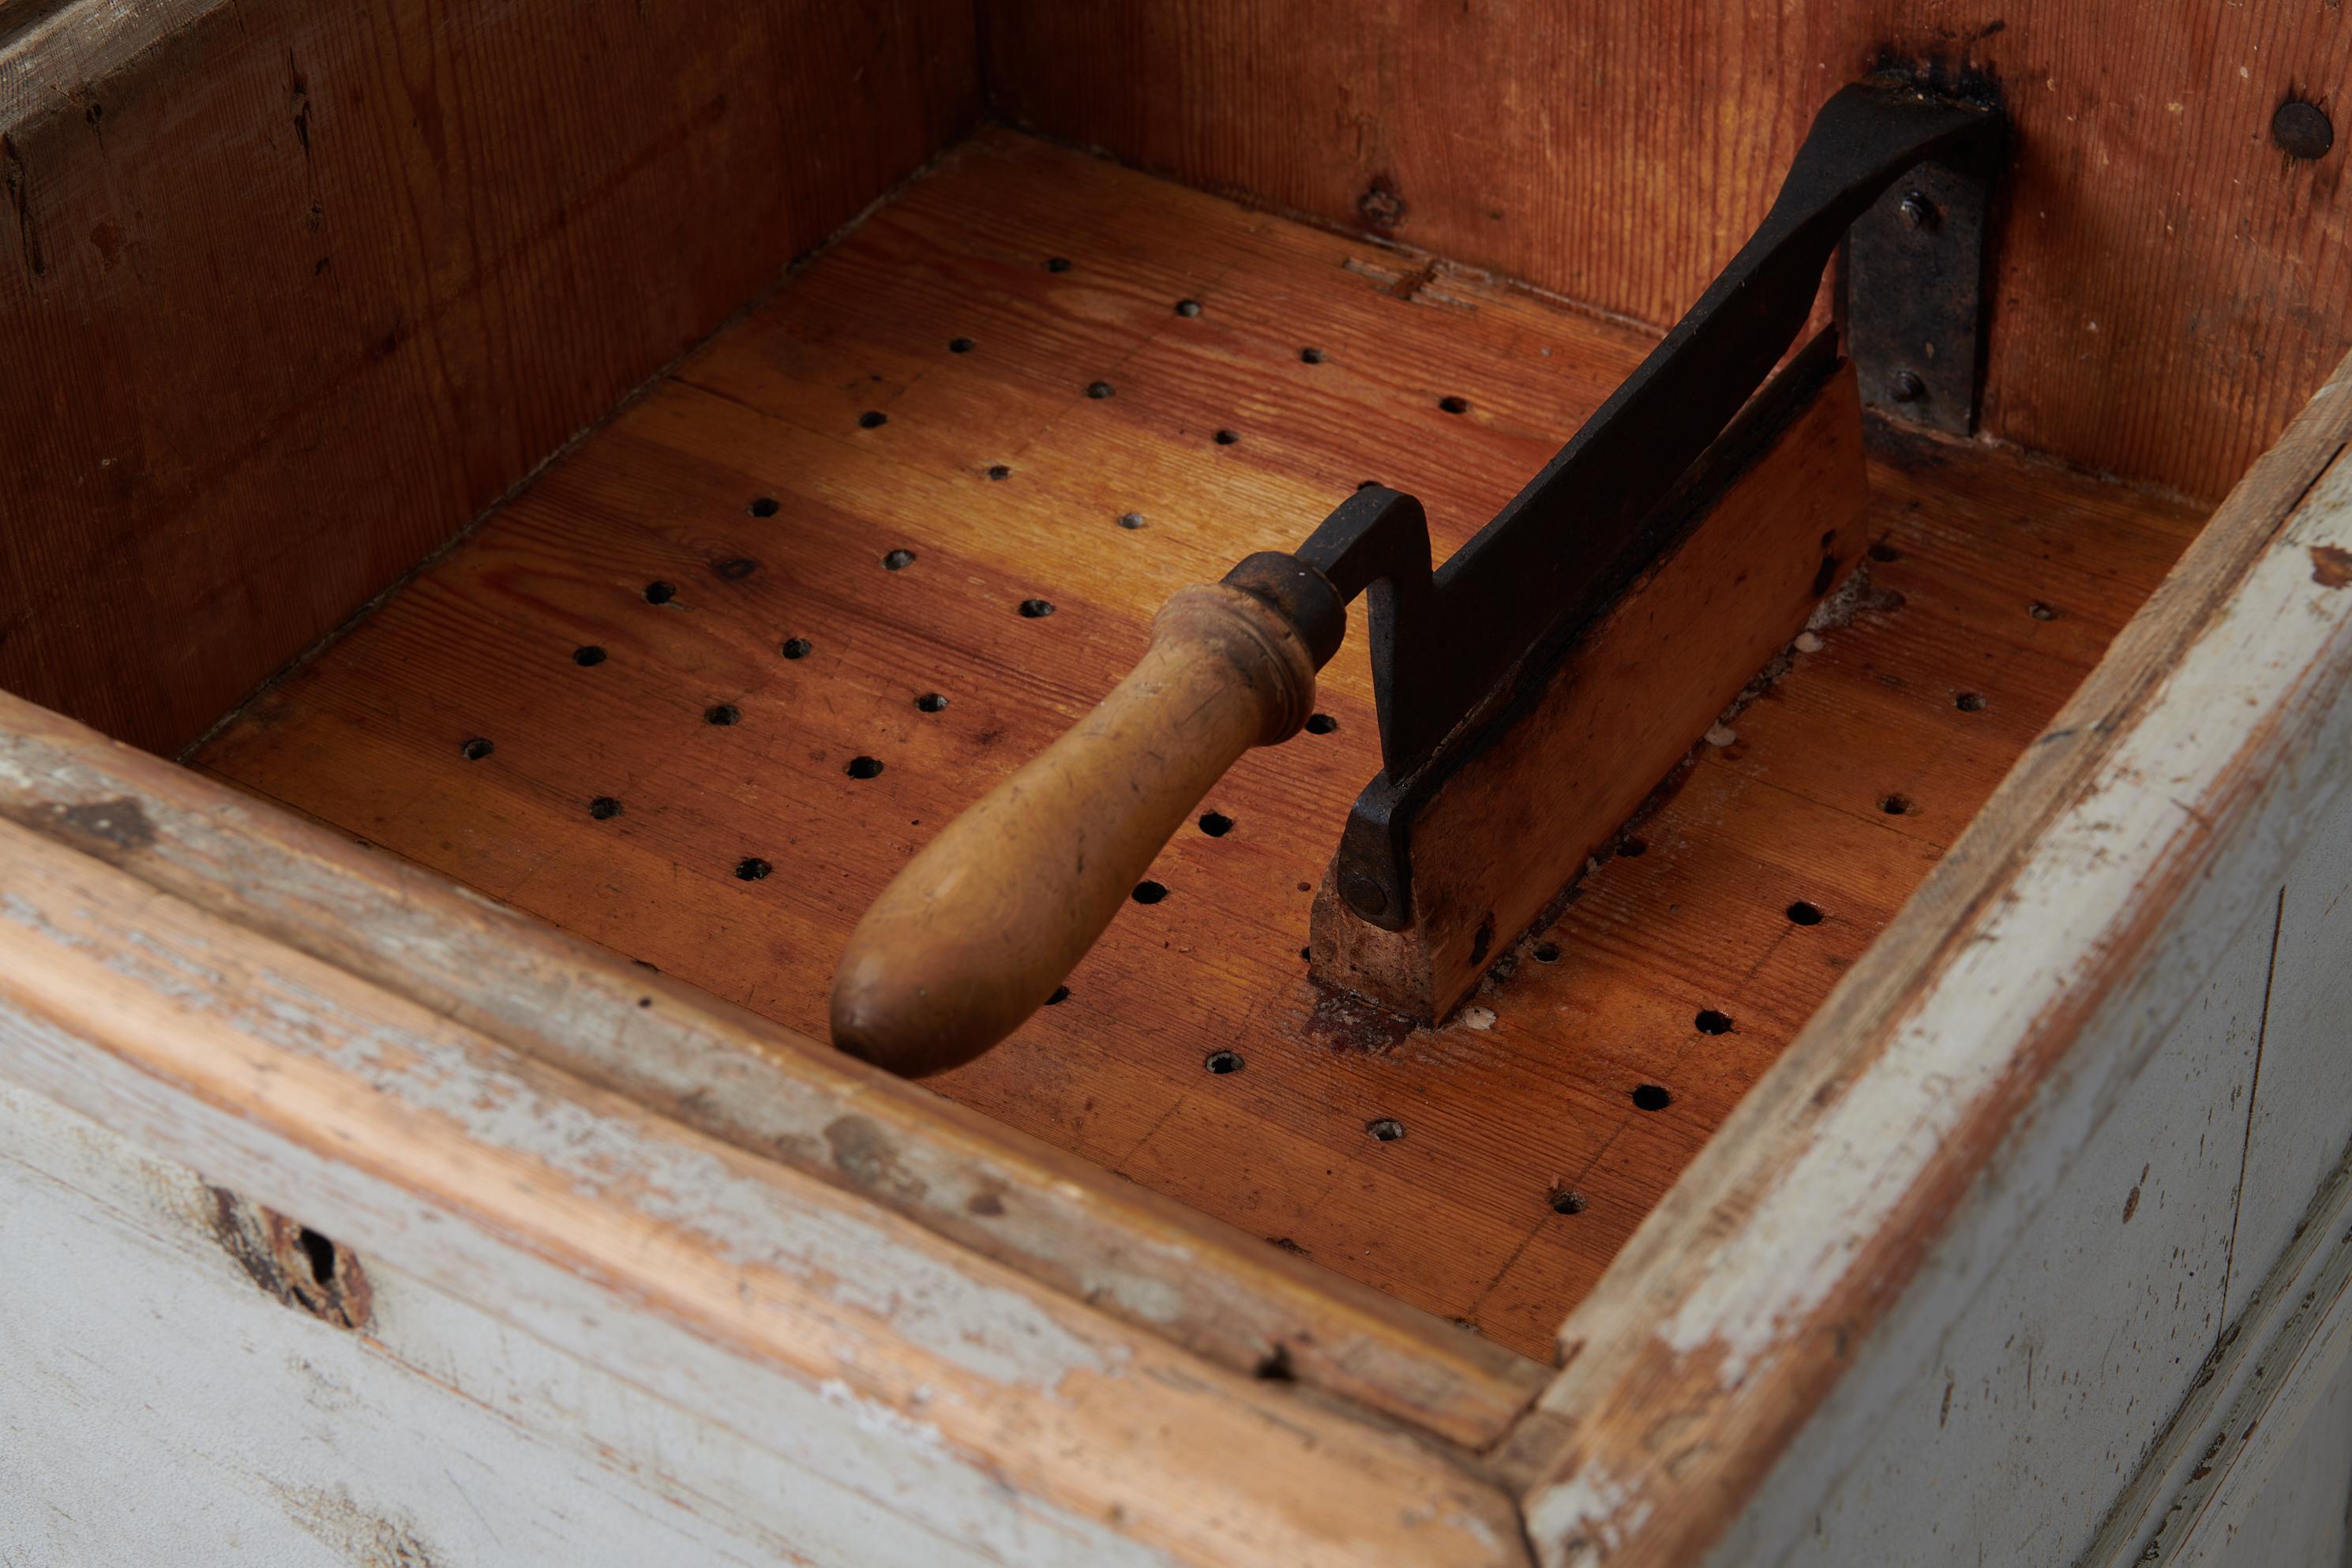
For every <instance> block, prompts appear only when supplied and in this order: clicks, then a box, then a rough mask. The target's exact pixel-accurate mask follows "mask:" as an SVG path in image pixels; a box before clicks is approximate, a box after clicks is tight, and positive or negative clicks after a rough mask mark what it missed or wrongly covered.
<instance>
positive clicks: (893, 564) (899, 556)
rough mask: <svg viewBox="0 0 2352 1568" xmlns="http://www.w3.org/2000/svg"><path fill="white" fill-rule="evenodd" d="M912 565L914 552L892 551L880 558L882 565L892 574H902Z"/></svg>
mask: <svg viewBox="0 0 2352 1568" xmlns="http://www.w3.org/2000/svg"><path fill="white" fill-rule="evenodd" d="M914 563H915V552H913V551H911V550H893V551H892V552H890V553H889V554H887V555H885V556H884V557H882V564H883V565H884V566H885V567H887V569H888V570H890V571H893V572H904V571H905V570H906V569H907V568H908V567H909V566H912V565H913V564H914Z"/></svg>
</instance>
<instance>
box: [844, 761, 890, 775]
mask: <svg viewBox="0 0 2352 1568" xmlns="http://www.w3.org/2000/svg"><path fill="white" fill-rule="evenodd" d="M842 772H844V773H847V774H848V775H849V776H850V777H851V778H854V779H870V778H877V777H878V776H880V774H881V772H882V759H881V758H879V757H852V758H850V759H849V765H848V766H847V767H845V768H844V769H843V770H842Z"/></svg>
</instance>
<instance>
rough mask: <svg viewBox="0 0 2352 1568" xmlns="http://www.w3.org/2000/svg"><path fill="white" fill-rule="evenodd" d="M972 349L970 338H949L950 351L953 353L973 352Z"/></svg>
mask: <svg viewBox="0 0 2352 1568" xmlns="http://www.w3.org/2000/svg"><path fill="white" fill-rule="evenodd" d="M971 351H972V342H971V339H970V338H950V339H949V340H948V353H951V354H968V353H971Z"/></svg>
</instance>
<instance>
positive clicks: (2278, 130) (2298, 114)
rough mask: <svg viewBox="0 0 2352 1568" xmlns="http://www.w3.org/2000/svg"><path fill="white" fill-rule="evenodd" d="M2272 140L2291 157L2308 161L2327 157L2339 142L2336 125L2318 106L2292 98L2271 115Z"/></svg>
mask: <svg viewBox="0 0 2352 1568" xmlns="http://www.w3.org/2000/svg"><path fill="white" fill-rule="evenodd" d="M2271 140H2272V141H2273V142H2276V143H2278V148H2279V151H2280V152H2282V153H2285V154H2286V155H2287V156H2288V157H2290V158H2301V159H2304V160H2305V161H2308V160H2310V159H2313V158H2322V157H2325V156H2326V154H2327V150H2328V149H2329V148H2330V147H2333V146H2335V145H2336V127H2335V126H2334V125H2333V124H2332V123H2330V122H2329V121H2328V118H2327V111H2326V110H2324V109H2322V108H2320V107H2319V105H2317V104H2315V103H2308V102H2305V100H2302V99H2289V100H2287V101H2286V102H2284V103H2282V104H2280V105H2279V106H2278V112H2277V113H2275V114H2273V115H2272V116H2271Z"/></svg>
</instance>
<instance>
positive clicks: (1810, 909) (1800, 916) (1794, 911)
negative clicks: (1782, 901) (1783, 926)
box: [1789, 899, 1822, 926]
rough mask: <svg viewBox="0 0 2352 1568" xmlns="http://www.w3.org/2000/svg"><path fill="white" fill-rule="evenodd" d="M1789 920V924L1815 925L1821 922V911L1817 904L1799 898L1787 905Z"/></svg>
mask: <svg viewBox="0 0 2352 1568" xmlns="http://www.w3.org/2000/svg"><path fill="white" fill-rule="evenodd" d="M1789 922H1790V924H1791V925H1801V926H1817V925H1819V924H1821V923H1822V911H1821V910H1820V909H1819V908H1818V907H1817V906H1815V905H1812V904H1809V903H1807V902H1806V901H1805V900H1802V899H1799V900H1797V901H1796V902H1795V903H1793V904H1790V906H1789Z"/></svg>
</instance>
